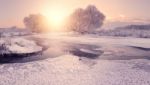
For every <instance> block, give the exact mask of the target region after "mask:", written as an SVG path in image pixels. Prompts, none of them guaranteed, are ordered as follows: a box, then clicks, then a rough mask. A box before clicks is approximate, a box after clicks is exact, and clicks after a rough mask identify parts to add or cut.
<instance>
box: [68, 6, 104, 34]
mask: <svg viewBox="0 0 150 85" xmlns="http://www.w3.org/2000/svg"><path fill="white" fill-rule="evenodd" d="M104 20H105V16H104V14H103V13H101V12H100V11H99V10H98V9H97V8H96V7H95V6H93V5H89V6H88V7H87V8H86V9H82V8H79V9H77V10H75V11H74V12H73V13H72V14H71V16H70V17H69V20H68V23H69V24H68V29H70V30H73V31H75V32H79V33H87V32H88V33H89V32H93V31H94V30H95V29H96V28H100V27H101V26H102V25H103V21H104Z"/></svg>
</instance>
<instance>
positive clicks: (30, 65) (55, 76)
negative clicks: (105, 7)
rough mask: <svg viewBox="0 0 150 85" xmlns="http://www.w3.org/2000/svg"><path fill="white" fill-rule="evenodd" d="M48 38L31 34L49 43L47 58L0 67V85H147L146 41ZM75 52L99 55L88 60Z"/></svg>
mask: <svg viewBox="0 0 150 85" xmlns="http://www.w3.org/2000/svg"><path fill="white" fill-rule="evenodd" d="M48 36H49V35H34V37H36V38H41V39H45V40H46V44H49V49H48V50H47V51H45V52H44V54H43V56H48V57H49V58H47V59H45V60H39V61H33V62H26V63H10V64H1V65H0V85H150V62H149V59H150V58H149V57H150V50H149V49H148V48H150V40H149V39H140V38H115V37H97V38H96V37H95V36H94V37H92V36H91V35H90V36H70V37H68V36H59V35H58V36H57V35H54V36H53V35H51V36H49V37H48ZM32 37H33V36H32ZM136 47H137V48H136ZM139 47H140V48H139ZM144 48H147V49H144ZM74 49H76V50H78V52H80V51H81V52H84V53H90V54H92V53H93V54H95V53H97V52H101V54H100V55H99V57H97V58H96V59H90V58H88V57H80V56H76V55H73V53H72V50H74ZM70 50H71V51H70Z"/></svg>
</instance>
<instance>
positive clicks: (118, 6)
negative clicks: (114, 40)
mask: <svg viewBox="0 0 150 85" xmlns="http://www.w3.org/2000/svg"><path fill="white" fill-rule="evenodd" d="M88 4H93V5H96V6H97V8H98V9H99V10H100V11H101V12H103V13H104V14H105V15H106V16H107V19H114V20H118V19H120V18H130V19H138V20H140V19H141V20H143V19H145V20H149V19H150V11H149V10H150V0H0V27H10V26H14V25H17V26H20V27H23V24H22V20H23V18H24V17H25V16H27V15H29V14H36V13H41V14H46V12H47V11H49V12H54V10H57V11H64V12H65V14H66V15H67V14H69V13H71V12H72V11H73V10H74V9H75V8H78V7H83V8H84V7H86V6H87V5H88ZM60 13H61V12H60ZM60 15H61V14H60Z"/></svg>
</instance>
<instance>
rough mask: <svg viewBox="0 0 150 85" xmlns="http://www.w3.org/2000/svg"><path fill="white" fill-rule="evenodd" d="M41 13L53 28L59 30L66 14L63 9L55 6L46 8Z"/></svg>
mask: <svg viewBox="0 0 150 85" xmlns="http://www.w3.org/2000/svg"><path fill="white" fill-rule="evenodd" d="M43 14H44V16H46V18H47V19H48V23H49V24H50V25H51V27H52V28H53V30H60V29H61V26H63V24H64V21H65V18H66V16H67V13H66V11H65V10H63V9H57V8H54V9H49V10H46V11H44V13H43Z"/></svg>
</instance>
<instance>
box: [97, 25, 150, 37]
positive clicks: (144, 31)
mask: <svg viewBox="0 0 150 85" xmlns="http://www.w3.org/2000/svg"><path fill="white" fill-rule="evenodd" d="M98 34H99V35H102V36H121V37H139V38H150V25H129V26H125V27H118V28H115V29H112V30H101V31H100V32H99V33H98Z"/></svg>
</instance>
